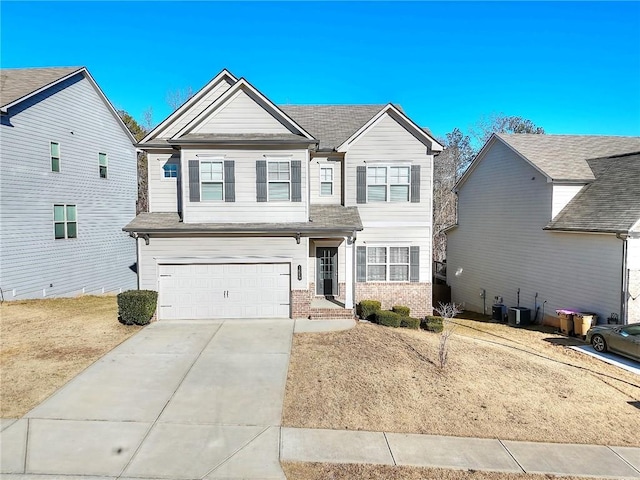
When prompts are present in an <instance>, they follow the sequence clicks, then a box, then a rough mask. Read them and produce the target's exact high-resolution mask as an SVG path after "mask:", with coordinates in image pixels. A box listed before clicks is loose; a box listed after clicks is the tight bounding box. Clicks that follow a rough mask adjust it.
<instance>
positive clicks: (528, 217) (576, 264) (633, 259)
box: [447, 134, 640, 325]
mask: <svg viewBox="0 0 640 480" xmlns="http://www.w3.org/2000/svg"><path fill="white" fill-rule="evenodd" d="M455 188H456V192H457V195H458V221H457V225H455V226H453V227H451V228H450V229H449V230H448V232H447V281H448V283H449V285H450V286H451V292H452V299H453V301H454V302H456V303H460V304H463V305H464V306H465V308H467V309H469V310H473V311H477V312H482V311H485V312H486V313H490V312H491V310H490V309H491V304H492V303H493V299H494V297H496V296H497V297H503V298H504V302H505V304H507V305H509V306H516V305H517V304H518V303H519V305H520V306H524V307H528V308H531V309H532V313H531V315H532V317H535V316H536V313H537V318H538V321H540V320H543V311H544V321H545V323H549V324H554V325H557V322H558V319H557V317H556V310H558V309H570V310H577V311H582V312H593V313H597V315H598V316H599V317H600V318H601V319H604V320H605V321H606V318H607V317H610V316H611V314H612V313H613V314H615V316H617V317H618V319H619V321H620V322H621V323H633V322H640V138H638V137H604V136H574V135H529V134H512V135H505V134H495V135H493V136H492V137H491V138H490V140H489V141H488V142H487V144H486V145H485V146H484V147H483V148H482V150H481V151H480V153H479V154H478V156H477V157H476V159H475V161H474V162H473V163H472V165H471V166H470V168H469V169H468V170H467V171H466V172H465V174H464V175H463V176H462V177H461V178H460V180H459V181H458V183H457V185H456V187H455Z"/></svg>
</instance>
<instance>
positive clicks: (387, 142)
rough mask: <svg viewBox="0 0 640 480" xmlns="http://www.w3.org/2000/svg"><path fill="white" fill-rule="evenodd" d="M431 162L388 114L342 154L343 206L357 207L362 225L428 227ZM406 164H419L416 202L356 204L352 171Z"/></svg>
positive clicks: (354, 176)
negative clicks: (416, 224) (414, 224)
mask: <svg viewBox="0 0 640 480" xmlns="http://www.w3.org/2000/svg"><path fill="white" fill-rule="evenodd" d="M432 163H433V156H431V155H427V147H426V146H425V145H423V144H422V143H421V142H420V141H418V140H417V139H416V138H415V137H414V136H413V135H412V134H411V133H409V132H408V131H407V130H405V129H404V127H402V126H401V125H400V124H399V123H398V122H397V121H396V120H394V119H393V118H392V117H391V116H390V115H389V114H386V115H384V116H383V117H382V118H381V120H380V121H379V122H378V123H377V124H376V125H374V126H373V127H372V128H371V129H370V130H369V131H368V132H366V133H365V134H363V136H362V138H360V139H359V140H358V141H357V142H355V143H354V144H353V145H352V146H351V147H349V150H348V152H347V153H346V155H345V169H346V179H347V180H346V185H345V204H346V205H347V206H354V205H357V207H358V210H359V211H360V217H361V218H362V223H363V224H364V226H365V227H366V226H367V224H368V223H369V222H381V221H395V222H422V223H424V224H425V226H427V227H430V226H431V219H432V204H431V199H432ZM374 164H379V165H381V166H382V165H391V164H406V165H407V166H409V165H420V170H421V171H420V177H421V181H420V199H421V201H420V202H419V203H410V202H399V203H392V202H372V203H365V204H357V203H356V168H357V167H358V166H361V165H366V166H374Z"/></svg>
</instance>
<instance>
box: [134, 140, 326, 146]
mask: <svg viewBox="0 0 640 480" xmlns="http://www.w3.org/2000/svg"><path fill="white" fill-rule="evenodd" d="M167 142H168V145H169V146H173V145H233V146H237V145H316V144H317V143H318V141H317V140H308V139H306V138H304V139H301V140H295V139H291V140H283V139H273V140H269V139H261V140H241V139H239V140H181V139H175V140H173V139H171V140H168V141H167ZM144 146H147V145H144Z"/></svg>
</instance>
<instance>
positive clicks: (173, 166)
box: [160, 160, 180, 182]
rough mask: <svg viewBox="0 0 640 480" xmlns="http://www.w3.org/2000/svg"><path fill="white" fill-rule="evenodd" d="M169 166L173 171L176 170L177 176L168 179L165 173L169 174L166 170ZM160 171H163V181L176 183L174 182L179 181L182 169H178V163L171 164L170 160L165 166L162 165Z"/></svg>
mask: <svg viewBox="0 0 640 480" xmlns="http://www.w3.org/2000/svg"><path fill="white" fill-rule="evenodd" d="M167 166H169V167H172V170H175V172H176V175H175V176H173V177H167V176H166V175H165V173H166V172H167V170H165V167H167ZM160 169H161V170H162V176H161V178H162V180H163V181H167V182H171V181H174V180H177V179H178V174H179V171H180V169H179V168H178V164H177V163H169V160H167V161H166V162H165V163H164V164H162V165H161V166H160Z"/></svg>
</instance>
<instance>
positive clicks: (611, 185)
mask: <svg viewBox="0 0 640 480" xmlns="http://www.w3.org/2000/svg"><path fill="white" fill-rule="evenodd" d="M588 164H589V166H590V167H591V169H592V171H593V173H594V174H595V176H596V179H595V180H594V181H593V182H591V183H590V184H588V185H586V186H585V187H584V188H583V189H582V190H581V191H580V192H579V193H578V194H577V195H576V196H575V197H574V198H573V199H572V200H571V201H570V202H569V203H568V204H567V206H566V207H565V208H564V209H562V211H561V212H560V213H559V214H558V215H557V216H556V218H555V219H554V220H553V221H551V222H550V223H549V224H548V225H547V226H546V227H545V229H546V230H564V231H587V232H612V233H627V232H629V230H630V229H631V227H633V225H634V224H635V223H636V222H637V221H638V220H640V153H635V154H632V155H624V156H616V157H608V158H598V159H593V160H589V161H588Z"/></svg>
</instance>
